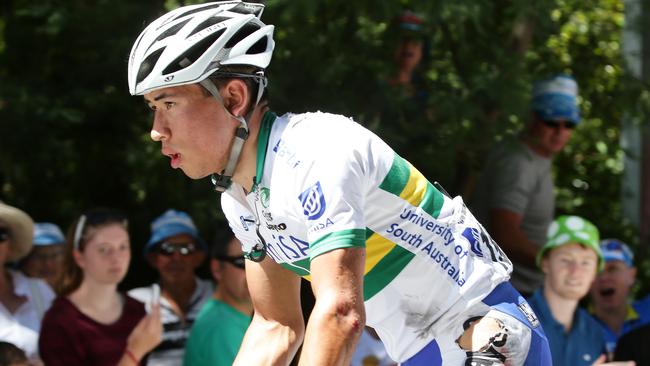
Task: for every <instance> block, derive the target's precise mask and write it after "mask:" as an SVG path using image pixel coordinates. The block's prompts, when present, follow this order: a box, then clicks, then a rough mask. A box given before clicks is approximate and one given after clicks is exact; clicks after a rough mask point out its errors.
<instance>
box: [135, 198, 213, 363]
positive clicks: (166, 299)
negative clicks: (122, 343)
mask: <svg viewBox="0 0 650 366" xmlns="http://www.w3.org/2000/svg"><path fill="white" fill-rule="evenodd" d="M205 248H206V246H205V242H204V241H203V239H201V237H200V236H199V232H198V230H197V228H196V226H195V225H194V222H193V221H192V218H191V217H190V216H189V215H188V214H187V213H185V212H182V211H177V210H171V209H170V210H167V211H166V212H165V213H164V214H162V215H161V216H159V217H158V218H156V219H155V220H154V221H153V222H152V223H151V238H150V239H149V241H148V242H147V244H146V246H145V248H144V252H145V257H146V259H147V262H149V264H150V265H151V266H152V267H154V268H155V269H156V270H157V271H158V273H159V275H160V281H159V282H158V283H156V284H153V285H152V286H147V287H140V288H136V289H133V290H131V291H129V296H131V297H133V298H135V299H137V300H139V301H141V302H143V303H144V304H145V306H146V307H147V309H149V308H150V306H151V304H152V302H155V301H160V310H161V315H162V322H163V335H162V342H161V343H160V344H159V345H158V346H157V347H156V348H155V349H154V350H153V351H152V352H151V354H150V356H149V359H148V363H147V364H148V365H181V364H182V362H183V356H184V353H185V342H186V341H187V338H188V337H189V332H190V328H191V327H192V324H193V322H194V319H195V318H196V316H197V315H198V313H199V310H200V309H201V306H202V305H203V303H204V302H205V301H206V300H207V299H209V298H210V296H212V284H211V282H210V281H207V280H203V279H200V278H198V277H197V276H196V274H195V271H196V269H197V268H198V267H199V266H200V265H201V263H202V262H203V260H204V259H205ZM158 294H159V296H160V298H159V299H158V298H157V297H158Z"/></svg>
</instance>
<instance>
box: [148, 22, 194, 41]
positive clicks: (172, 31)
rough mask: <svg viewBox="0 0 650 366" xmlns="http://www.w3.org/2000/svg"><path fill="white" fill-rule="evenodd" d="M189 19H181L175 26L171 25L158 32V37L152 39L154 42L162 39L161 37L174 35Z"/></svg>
mask: <svg viewBox="0 0 650 366" xmlns="http://www.w3.org/2000/svg"><path fill="white" fill-rule="evenodd" d="M189 21H190V19H186V20H184V21H182V22H180V23H178V24H176V25H175V26H173V27H171V28H169V29H167V30H166V31H164V32H162V33H160V35H159V36H158V38H156V40H155V41H154V43H155V42H158V41H161V40H163V39H165V38H167V37H170V36H173V35H175V34H176V33H178V31H179V30H180V29H181V28H183V27H184V26H185V24H187V22H189Z"/></svg>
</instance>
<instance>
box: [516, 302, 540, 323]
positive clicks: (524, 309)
mask: <svg viewBox="0 0 650 366" xmlns="http://www.w3.org/2000/svg"><path fill="white" fill-rule="evenodd" d="M517 307H518V308H519V311H521V313H522V314H524V316H525V317H526V319H528V322H529V323H530V325H531V326H532V327H533V328H537V327H539V319H537V315H535V312H534V311H533V308H531V307H530V305H529V304H528V303H527V302H526V301H524V302H522V303H521V304H519V305H517Z"/></svg>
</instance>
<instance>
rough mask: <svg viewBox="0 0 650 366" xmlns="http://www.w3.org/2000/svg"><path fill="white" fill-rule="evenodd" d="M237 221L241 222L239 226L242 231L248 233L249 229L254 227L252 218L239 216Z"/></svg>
mask: <svg viewBox="0 0 650 366" xmlns="http://www.w3.org/2000/svg"><path fill="white" fill-rule="evenodd" d="M239 220H240V221H241V226H242V227H243V228H244V231H248V230H249V228H251V227H254V226H255V219H254V218H253V216H250V215H249V216H246V217H244V216H239Z"/></svg>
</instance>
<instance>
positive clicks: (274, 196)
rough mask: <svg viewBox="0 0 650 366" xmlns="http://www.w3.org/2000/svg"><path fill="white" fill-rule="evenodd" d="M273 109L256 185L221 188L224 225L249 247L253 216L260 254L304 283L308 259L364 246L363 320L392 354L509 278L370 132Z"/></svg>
mask: <svg viewBox="0 0 650 366" xmlns="http://www.w3.org/2000/svg"><path fill="white" fill-rule="evenodd" d="M274 117H275V116H274V115H273V114H271V113H267V114H265V116H264V119H263V122H262V126H261V129H260V134H259V137H258V152H257V154H258V157H257V161H258V166H257V178H256V179H258V184H256V186H255V187H254V189H253V190H252V191H251V192H250V193H249V194H245V192H244V190H243V189H242V187H241V186H239V185H237V184H233V185H232V186H231V187H230V189H228V191H226V192H225V193H224V194H223V195H222V199H221V204H222V208H223V210H224V213H225V214H226V217H227V218H228V221H229V223H230V225H231V227H232V229H233V232H234V233H235V235H236V236H237V237H238V239H239V240H240V241H241V242H242V245H243V250H244V252H249V251H251V249H252V248H253V246H254V245H255V244H256V243H257V242H258V241H260V240H259V238H258V236H257V235H256V221H257V222H258V223H259V227H258V228H257V229H259V232H260V235H261V236H262V237H263V238H264V241H265V242H266V248H267V255H268V256H270V257H271V258H272V259H273V260H275V261H276V262H277V263H279V264H281V265H282V266H283V267H285V268H287V269H289V270H291V271H293V272H295V273H296V274H298V275H300V276H303V277H304V278H306V279H310V272H309V266H310V261H311V259H313V258H315V257H317V256H318V255H321V254H323V253H326V252H328V251H331V250H334V249H337V248H346V247H348V248H349V247H365V248H366V267H365V276H364V301H365V306H366V319H367V324H368V325H369V326H371V327H373V328H374V329H375V330H376V331H377V333H378V334H379V336H380V338H381V339H382V341H383V342H384V344H385V346H386V349H387V350H388V354H389V355H390V357H391V358H392V359H394V360H396V361H400V362H401V361H405V360H407V359H408V358H410V357H411V356H413V355H414V354H415V353H417V352H418V351H419V350H420V349H422V348H423V347H424V346H425V345H427V344H428V343H429V342H430V341H431V340H433V339H434V338H435V337H436V335H437V334H443V333H444V332H445V329H444V326H443V325H442V324H446V323H448V322H449V321H455V318H456V317H458V316H459V314H460V313H461V312H462V311H463V310H465V309H467V308H469V307H471V306H472V305H473V304H476V303H477V302H480V301H481V300H482V299H483V298H484V297H485V296H486V295H487V294H488V293H490V291H491V290H492V289H494V287H496V286H497V285H498V284H499V283H501V282H503V281H507V280H508V278H509V273H510V272H511V269H512V265H511V263H510V261H509V260H508V258H507V257H506V256H505V254H503V252H502V251H501V249H500V248H499V247H498V246H497V245H496V243H495V242H494V241H493V240H492V239H491V238H490V237H489V235H487V233H486V232H485V230H484V229H483V228H482V227H481V225H480V224H479V223H478V221H477V220H476V219H475V218H474V216H473V215H472V214H471V213H470V212H469V210H467V208H466V207H465V205H464V204H463V201H462V199H461V198H460V197H456V198H455V199H453V200H452V199H451V198H449V197H446V196H445V195H443V194H442V193H441V192H440V191H439V190H438V189H436V188H435V187H434V186H433V185H432V184H431V183H429V182H428V181H427V180H426V178H425V177H424V176H422V174H421V173H420V172H418V171H417V170H416V169H415V168H414V167H413V166H412V165H411V164H410V163H409V162H407V161H406V160H404V159H402V158H401V157H399V156H398V155H397V154H396V153H395V152H394V151H393V150H392V149H391V148H390V147H389V146H388V145H387V144H386V143H384V142H383V141H382V140H381V139H379V138H378V137H377V136H376V135H374V134H373V133H372V132H370V131H368V130H366V129H365V128H363V127H362V126H360V125H359V124H357V123H355V122H354V121H352V120H350V119H348V118H345V117H343V116H338V115H332V114H326V113H320V112H319V113H307V114H297V115H293V114H288V115H284V116H282V117H278V118H274ZM247 188H249V189H250V188H251V187H247ZM463 320H464V319H463ZM459 321H461V320H459Z"/></svg>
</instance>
